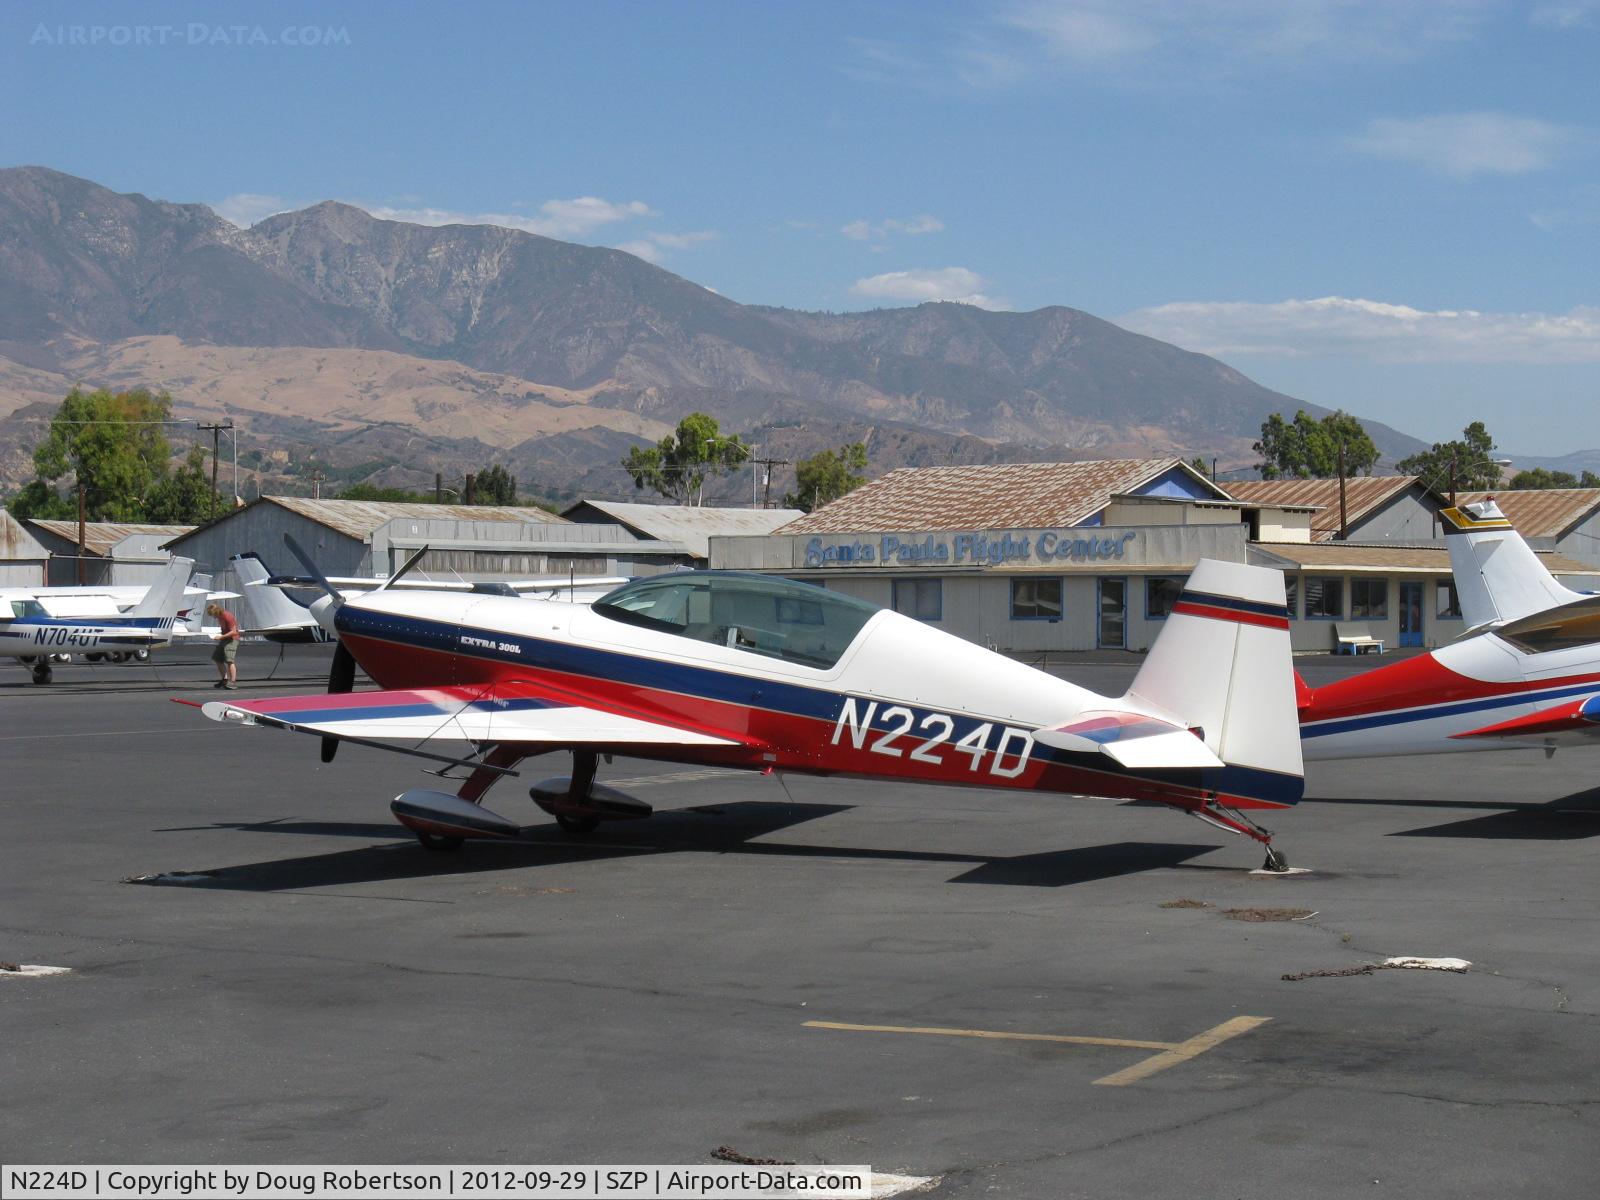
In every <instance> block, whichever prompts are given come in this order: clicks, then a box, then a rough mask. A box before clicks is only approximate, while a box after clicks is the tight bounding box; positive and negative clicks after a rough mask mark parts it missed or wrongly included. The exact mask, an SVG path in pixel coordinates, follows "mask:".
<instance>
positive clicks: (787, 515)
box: [567, 500, 805, 558]
mask: <svg viewBox="0 0 1600 1200" xmlns="http://www.w3.org/2000/svg"><path fill="white" fill-rule="evenodd" d="M582 504H587V505H588V506H589V507H590V508H593V509H598V510H599V511H600V512H603V513H605V514H606V516H608V517H611V518H612V519H613V520H615V521H618V522H620V523H622V524H623V525H626V526H628V527H629V528H631V529H634V530H636V531H638V532H639V533H641V534H643V535H644V536H645V537H647V538H654V539H656V540H657V541H662V542H675V543H677V544H678V545H680V546H682V547H683V548H684V549H685V550H687V551H688V552H689V553H691V554H693V555H695V556H696V557H698V558H705V557H707V556H708V555H709V554H710V553H711V544H710V542H711V539H712V538H714V537H738V536H756V537H759V536H761V535H764V534H768V533H772V532H773V531H775V530H776V529H778V528H779V527H780V526H782V525H787V524H788V523H789V522H790V521H793V520H794V519H795V518H796V517H800V516H804V515H805V514H804V513H802V512H801V511H800V510H799V509H797V508H703V507H693V506H690V505H683V504H631V503H627V502H625V501H615V500H585V501H581V502H580V504H575V505H573V506H572V508H569V509H567V512H571V511H572V510H573V509H574V508H578V507H580V506H581V505H582Z"/></svg>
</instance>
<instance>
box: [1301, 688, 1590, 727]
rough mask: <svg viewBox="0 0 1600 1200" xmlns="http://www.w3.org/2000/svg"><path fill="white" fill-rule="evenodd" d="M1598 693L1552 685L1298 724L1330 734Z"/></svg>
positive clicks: (1588, 689) (1587, 689)
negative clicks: (1485, 698)
mask: <svg viewBox="0 0 1600 1200" xmlns="http://www.w3.org/2000/svg"><path fill="white" fill-rule="evenodd" d="M1593 693H1600V682H1597V681H1593V680H1591V681H1590V682H1588V683H1584V684H1577V685H1573V686H1570V687H1562V688H1553V689H1549V690H1544V691H1537V692H1514V693H1511V694H1509V695H1505V696H1493V697H1490V698H1489V699H1487V700H1464V701H1459V702H1457V703H1454V704H1440V705H1435V706H1434V707H1432V708H1418V709H1407V710H1406V711H1404V712H1383V713H1373V714H1371V715H1370V716H1364V717H1346V718H1340V719H1337V720H1330V721H1322V722H1318V723H1317V724H1313V725H1303V726H1301V728H1300V736H1301V738H1315V737H1330V736H1333V735H1335V734H1340V733H1358V732H1360V731H1361V730H1363V729H1381V728H1383V727H1384V726H1386V725H1405V724H1408V723H1410V722H1413V721H1433V720H1437V719H1439V718H1441V717H1457V716H1462V715H1464V714H1466V713H1475V712H1490V711H1492V710H1494V709H1498V708H1513V707H1516V706H1518V705H1523V704H1543V703H1547V702H1549V701H1551V700H1564V699H1567V698H1569V697H1572V696H1587V695H1590V694H1593Z"/></svg>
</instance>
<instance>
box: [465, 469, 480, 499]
mask: <svg viewBox="0 0 1600 1200" xmlns="http://www.w3.org/2000/svg"><path fill="white" fill-rule="evenodd" d="M477 502H478V477H477V476H476V475H473V474H471V473H470V472H469V473H468V474H467V477H466V479H464V480H463V481H462V483H461V503H463V504H476V503H477Z"/></svg>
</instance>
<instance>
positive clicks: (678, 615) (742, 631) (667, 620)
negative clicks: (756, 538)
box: [592, 571, 882, 670]
mask: <svg viewBox="0 0 1600 1200" xmlns="http://www.w3.org/2000/svg"><path fill="white" fill-rule="evenodd" d="M592 607H593V609H594V611H595V612H597V613H599V614H600V615H601V616H603V617H608V618H610V619H611V620H613V621H622V622H624V623H626V624H629V625H638V626H641V627H643V628H645V629H656V630H660V631H661V632H663V633H671V634H676V635H677V636H679V637H686V638H692V639H694V640H695V641H700V642H710V643H712V644H713V645H718V646H727V647H729V648H731V649H734V650H743V651H745V652H747V653H750V654H757V655H762V656H765V657H767V658H780V659H783V660H784V661H786V662H792V663H796V664H798V665H800V666H804V667H813V668H816V669H818V670H827V669H828V668H830V667H832V666H834V665H835V664H836V663H838V661H839V659H840V658H841V657H843V655H844V652H845V651H846V650H848V649H849V648H850V644H851V643H852V642H853V641H855V639H856V635H857V634H859V633H860V632H861V628H862V626H864V625H865V624H866V623H867V622H868V621H870V620H871V619H872V617H873V616H874V615H875V614H877V613H878V612H880V611H882V610H881V609H879V608H878V606H877V605H875V604H869V603H868V602H867V601H865V600H858V599H856V598H855V597H853V596H842V595H840V594H838V593H837V592H830V591H827V590H826V589H824V588H820V587H817V586H816V585H814V584H809V583H797V582H795V581H794V580H792V579H778V578H774V577H772V576H769V575H752V574H747V573H745V572H742V571H683V572H678V573H676V574H672V575H657V576H654V577H652V578H649V579H638V580H635V581H634V582H632V583H629V584H625V585H624V586H622V587H620V588H618V589H617V590H616V591H614V592H608V593H607V594H606V595H604V596H602V597H601V598H600V599H599V600H596V601H595V602H594V604H593V606H592Z"/></svg>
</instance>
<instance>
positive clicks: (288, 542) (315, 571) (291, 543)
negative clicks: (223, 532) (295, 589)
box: [283, 533, 410, 607]
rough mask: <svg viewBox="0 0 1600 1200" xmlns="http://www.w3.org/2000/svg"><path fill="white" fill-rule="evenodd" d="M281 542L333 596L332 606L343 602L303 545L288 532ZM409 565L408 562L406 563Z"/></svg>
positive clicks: (324, 589)
mask: <svg viewBox="0 0 1600 1200" xmlns="http://www.w3.org/2000/svg"><path fill="white" fill-rule="evenodd" d="M283 544H284V545H285V546H287V547H289V553H290V554H292V555H294V556H295V557H296V558H298V559H299V560H300V565H301V566H302V567H304V568H305V569H306V574H307V575H309V576H311V578H313V579H315V580H316V581H317V586H318V587H319V588H321V589H322V590H323V591H324V592H326V593H328V595H330V596H332V597H333V603H334V606H335V607H337V606H338V605H340V604H343V603H344V597H343V596H342V595H340V594H339V589H338V588H336V587H334V586H333V584H331V583H329V582H328V577H327V576H326V575H324V574H323V573H322V570H321V568H319V567H318V566H317V563H316V560H315V559H314V558H312V557H311V555H309V554H307V553H306V552H305V549H304V547H302V546H301V545H300V543H299V542H297V541H295V540H294V538H293V537H292V536H291V535H289V534H287V533H286V534H284V535H283ZM406 565H407V566H410V564H409V563H407V564H406Z"/></svg>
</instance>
